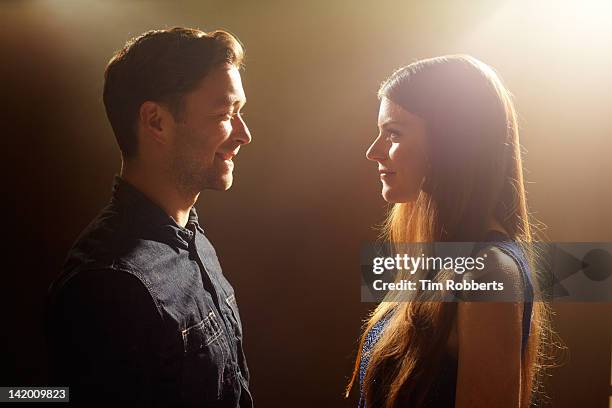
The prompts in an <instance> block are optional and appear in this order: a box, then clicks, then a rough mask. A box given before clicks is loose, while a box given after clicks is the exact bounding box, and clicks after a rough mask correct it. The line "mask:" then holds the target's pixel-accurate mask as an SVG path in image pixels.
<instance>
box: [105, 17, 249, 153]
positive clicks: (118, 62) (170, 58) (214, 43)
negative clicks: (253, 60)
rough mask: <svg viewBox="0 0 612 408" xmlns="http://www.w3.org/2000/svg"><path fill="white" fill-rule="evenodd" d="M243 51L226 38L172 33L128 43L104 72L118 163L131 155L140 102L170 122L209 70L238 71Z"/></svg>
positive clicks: (226, 35)
mask: <svg viewBox="0 0 612 408" xmlns="http://www.w3.org/2000/svg"><path fill="white" fill-rule="evenodd" d="M243 58H244V51H243V48H242V45H241V44H240V42H239V41H238V39H237V38H236V37H234V36H233V35H232V34H230V33H228V32H226V31H223V30H217V31H212V32H210V33H206V32H204V31H200V30H197V29H192V28H183V27H175V28H171V29H165V30H151V31H147V32H146V33H144V34H141V35H140V36H137V37H134V38H132V39H131V40H129V41H128V42H127V43H126V44H125V46H124V47H123V49H121V50H120V51H118V52H116V53H115V55H114V56H113V57H112V58H111V60H110V61H109V63H108V65H107V66H106V71H105V72H104V95H103V99H104V106H105V108H106V115H107V116H108V120H109V122H110V124H111V126H112V128H113V132H114V133H115V137H116V138H117V143H118V144H119V148H120V149H121V153H122V155H123V158H124V159H129V158H132V157H134V156H135V155H136V151H137V147H138V146H137V135H136V119H137V117H138V112H139V109H140V106H141V105H142V103H143V102H145V101H155V102H159V103H163V104H165V105H166V106H167V107H168V109H169V110H170V112H171V113H172V115H173V116H174V117H175V118H179V117H180V116H181V114H182V111H183V96H184V95H185V94H187V93H189V92H191V91H193V90H194V89H195V88H196V87H197V85H198V83H199V82H200V81H201V80H202V79H203V78H204V77H205V76H206V75H207V74H208V73H209V72H210V70H211V69H213V68H215V67H217V66H219V65H221V64H224V63H229V64H232V65H234V66H236V67H238V68H240V67H241V65H242V60H243Z"/></svg>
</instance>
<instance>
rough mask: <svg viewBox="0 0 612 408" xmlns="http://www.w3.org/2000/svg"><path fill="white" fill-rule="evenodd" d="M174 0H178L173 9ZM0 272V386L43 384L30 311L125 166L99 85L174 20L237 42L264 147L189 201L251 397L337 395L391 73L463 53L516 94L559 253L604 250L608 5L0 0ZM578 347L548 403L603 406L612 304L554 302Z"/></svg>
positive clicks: (322, 400) (332, 400) (535, 188)
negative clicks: (381, 93) (236, 323)
mask: <svg viewBox="0 0 612 408" xmlns="http://www.w3.org/2000/svg"><path fill="white" fill-rule="evenodd" d="M179 4H180V5H179ZM0 13H1V19H2V20H1V22H2V23H1V24H0V47H1V48H0V49H1V51H2V55H1V60H0V61H1V64H0V78H1V85H0V87H1V88H0V89H1V92H2V93H1V95H2V106H3V108H2V113H1V117H2V122H1V123H2V137H1V139H2V146H3V149H2V155H3V157H4V160H2V166H3V172H2V174H3V176H4V178H5V181H4V184H3V185H4V186H5V187H4V193H3V197H4V200H3V201H4V203H5V205H6V206H7V209H6V210H5V214H4V217H3V218H4V224H5V237H6V239H5V242H6V243H5V244H4V245H3V246H4V248H5V251H6V254H5V256H4V259H5V261H4V262H3V263H2V265H3V268H2V273H3V279H2V284H1V286H0V287H2V288H3V289H4V290H3V296H2V310H3V311H4V319H3V322H2V329H1V332H0V333H1V336H2V338H1V343H0V347H1V348H0V349H1V353H0V356H1V358H2V360H1V361H0V380H1V381H0V385H6V386H8V385H15V386H17V385H39V384H40V385H43V384H45V381H46V363H45V358H46V352H45V348H44V341H43V337H42V328H41V322H40V317H41V316H42V311H43V305H44V303H43V300H44V296H45V293H46V289H47V287H48V285H49V283H50V282H51V281H52V279H53V278H54V277H55V276H56V274H57V273H58V272H59V269H60V267H61V263H62V260H63V257H64V255H65V253H66V251H67V250H68V248H69V247H70V245H71V243H72V242H73V240H74V239H75V238H76V236H77V234H78V233H79V231H80V230H81V229H82V228H84V227H85V226H86V225H87V223H88V222H89V221H90V220H91V218H93V217H94V216H95V215H96V213H97V212H98V210H99V209H100V208H101V207H102V206H103V205H104V204H105V203H106V202H107V200H108V198H109V194H110V189H111V182H112V177H113V175H114V174H115V173H116V172H118V170H119V166H120V157H119V152H118V149H117V147H116V145H115V141H114V137H113V135H112V132H111V129H110V126H109V125H108V123H107V121H106V117H105V114H104V108H103V105H102V101H101V94H102V74H103V70H104V67H105V65H106V63H107V61H108V59H109V58H110V57H111V55H112V54H113V52H114V51H115V50H116V49H118V48H120V47H121V46H122V45H123V43H124V42H125V41H126V40H127V39H129V38H130V37H131V36H133V35H136V34H139V33H141V32H143V31H145V30H148V29H151V28H160V27H170V26H174V25H183V26H194V27H198V28H201V29H204V30H212V29H216V28H225V29H228V30H230V31H232V32H233V33H235V34H236V35H237V36H238V37H239V38H240V39H241V40H242V41H243V42H244V44H245V47H246V52H247V60H246V70H245V71H244V73H243V81H244V85H245V90H246V93H247V97H248V104H247V106H246V109H245V112H246V114H247V116H246V121H247V123H248V125H249V126H250V128H251V132H252V134H253V143H252V144H251V145H249V146H246V147H245V148H244V149H242V150H241V154H240V157H239V158H238V159H237V163H236V170H235V175H236V181H235V184H234V186H233V187H232V189H231V190H230V191H228V192H225V193H217V192H205V193H204V194H202V195H201V197H200V200H199V202H198V204H197V209H198V211H199V214H200V218H201V222H202V224H203V226H204V228H205V229H206V230H207V233H208V236H209V238H210V239H211V240H212V241H213V243H214V244H215V246H216V248H217V251H218V253H219V256H220V260H221V263H222V265H223V267H224V271H225V273H226V275H227V276H228V277H229V278H230V280H231V281H232V282H233V284H234V287H235V288H236V292H237V296H238V302H239V305H240V308H241V315H242V317H243V324H244V328H245V335H246V352H247V356H248V358H249V363H250V368H251V372H252V386H253V392H254V396H255V398H256V404H257V406H259V407H282V406H293V407H313V406H322V407H336V406H352V405H353V403H352V402H347V401H346V400H343V398H342V391H343V388H344V386H345V384H346V382H347V380H348V377H349V375H350V372H351V369H352V364H353V359H354V355H355V347H356V342H357V338H358V335H359V330H360V324H361V320H362V319H363V318H364V317H365V316H366V312H367V310H369V308H370V307H372V306H373V305H368V304H362V303H360V300H359V293H360V292H359V249H360V245H361V244H362V243H364V242H367V241H371V240H374V239H375V237H376V235H377V232H376V230H375V229H374V227H375V226H376V225H377V224H378V223H379V222H380V221H381V220H382V219H383V217H384V213H385V210H386V205H385V203H384V201H383V200H382V199H381V197H380V186H379V181H378V180H377V174H376V171H375V165H374V164H372V163H369V162H367V161H366V160H365V157H364V153H365V150H366V148H367V146H368V145H369V143H370V142H371V140H372V139H373V138H374V137H375V135H376V116H377V106H378V104H377V100H376V90H377V87H378V85H379V83H380V82H381V81H382V80H383V79H384V78H385V76H387V75H389V74H390V73H391V72H392V70H393V69H395V68H397V67H399V66H402V65H405V64H408V63H410V62H412V61H414V60H416V59H419V58H424V57H431V56H436V55H441V54H448V53H458V52H465V53H470V54H472V55H474V56H475V57H477V58H480V59H482V60H483V61H485V62H487V63H489V64H490V65H492V66H493V67H495V68H496V69H497V71H498V72H499V73H500V74H501V76H502V78H503V79H504V80H505V82H506V84H507V85H508V87H509V88H510V90H511V91H512V92H513V93H514V94H515V100H516V104H517V108H518V110H519V113H520V123H521V130H522V134H521V139H522V143H523V144H524V146H525V149H526V155H525V157H524V159H525V167H526V169H527V173H526V176H527V179H528V181H529V182H530V183H529V184H528V194H529V195H528V199H529V204H530V207H531V210H532V212H533V213H534V216H535V217H536V218H537V219H538V220H540V221H541V222H542V224H543V225H546V226H547V229H546V235H547V237H548V238H549V239H551V240H554V241H612V221H611V217H610V215H611V214H610V213H611V210H610V209H611V208H612V188H611V187H610V182H609V175H610V174H612V164H611V162H610V150H611V148H612V141H611V140H612V138H611V137H610V136H611V133H612V132H611V130H612V125H611V122H610V117H609V112H610V105H611V103H612V96H611V95H610V92H609V90H610V89H612V86H611V85H612V79H611V78H610V70H611V68H612V53H610V52H609V44H610V40H612V30H611V29H610V28H608V26H609V24H607V22H608V21H609V19H610V17H612V10H611V8H610V6H607V5H604V4H603V3H602V2H594V1H582V2H563V1H561V2H553V1H543V2H537V4H536V5H534V4H530V2H527V1H518V2H504V1H501V2H483V1H469V2H468V1H452V2H451V1H449V2H442V1H431V2H417V1H414V2H391V1H376V2H363V3H357V2H352V1H348V0H343V1H336V2H318V1H313V2H295V3H291V2H259V1H258V2H240V1H235V2H224V1H210V2H205V1H193V2H186V3H174V2H145V1H136V2H122V1H90V2H79V1H61V2H60V1H55V2H54V1H23V2H20V1H6V2H3V3H1V4H0ZM554 309H555V312H556V316H555V320H554V326H555V329H556V330H557V332H558V333H559V335H560V336H561V338H562V339H563V341H564V343H565V345H566V347H567V351H566V352H565V353H563V355H562V357H560V358H559V364H560V365H561V367H559V368H556V369H554V370H551V371H550V372H549V374H550V377H549V378H548V379H547V395H548V398H549V404H550V405H552V406H554V407H578V406H580V407H607V406H608V403H609V402H608V401H609V399H608V398H609V397H608V395H609V390H610V365H611V363H610V361H611V357H610V345H611V333H610V328H611V327H612V308H611V304H609V303H608V304H586V303H585V304H555V305H554Z"/></svg>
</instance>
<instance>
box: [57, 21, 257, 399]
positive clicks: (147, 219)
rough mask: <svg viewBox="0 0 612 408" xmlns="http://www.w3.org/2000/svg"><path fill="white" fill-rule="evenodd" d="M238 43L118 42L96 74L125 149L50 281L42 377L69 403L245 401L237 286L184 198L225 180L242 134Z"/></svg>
mask: <svg viewBox="0 0 612 408" xmlns="http://www.w3.org/2000/svg"><path fill="white" fill-rule="evenodd" d="M242 59H243V50H242V47H241V45H240V43H239V42H238V41H237V40H236V39H235V38H234V37H233V36H232V35H231V34H229V33H227V32H225V31H215V32H211V33H205V32H202V31H199V30H194V29H186V28H173V29H168V30H156V31H150V32H147V33H144V34H143V35H141V36H139V37H136V38H134V39H132V40H131V41H129V42H128V43H127V44H126V46H125V47H124V48H123V49H122V50H120V51H119V52H117V53H116V54H115V56H114V57H113V58H112V59H111V61H110V62H109V64H108V66H107V68H106V72H105V83H104V105H105V107H106V112H107V115H108V119H109V121H110V123H111V126H112V128H113V132H114V134H115V137H116V139H117V142H118V144H119V148H120V150H121V155H122V168H121V173H120V175H118V176H116V177H115V183H114V186H113V194H112V198H111V200H110V203H109V204H108V205H107V206H106V207H105V208H104V209H103V210H102V212H101V213H100V214H99V215H98V217H97V218H96V219H95V220H94V221H93V222H92V223H91V224H90V225H89V226H88V227H87V228H86V229H85V231H83V233H82V234H81V236H80V237H79V238H78V240H77V242H76V243H75V244H74V246H73V248H72V249H71V250H70V252H69V254H68V256H67V259H66V262H65V265H64V270H63V272H62V274H61V275H60V276H59V277H58V279H57V280H56V281H55V282H54V283H53V285H52V286H51V289H50V295H49V299H48V308H47V333H48V342H49V354H50V378H51V382H52V383H53V384H54V385H62V386H69V387H70V399H71V401H72V402H73V403H76V404H81V405H86V406H91V405H107V406H114V405H117V404H120V403H130V404H131V405H137V406H206V407H251V406H252V405H253V403H252V398H251V394H250V392H249V388H248V387H249V386H248V382H249V373H248V368H247V365H246V360H245V356H244V352H243V346H242V325H241V321H240V316H239V313H238V306H237V303H236V297H235V295H234V290H233V288H232V286H231V285H230V283H229V282H228V281H227V280H226V278H225V277H224V276H223V274H222V272H221V267H220V265H219V261H218V259H217V256H216V253H215V250H214V248H213V247H212V245H211V243H210V242H209V241H208V239H207V238H206V236H205V235H204V231H203V230H202V228H201V227H200V225H199V223H198V216H197V214H196V210H195V208H194V207H193V206H194V204H195V202H196V200H197V199H198V196H199V194H200V192H201V191H202V190H205V189H213V190H227V189H228V188H230V186H231V185H232V181H233V174H232V172H233V168H234V162H233V159H234V157H235V156H236V154H238V152H239V150H240V148H241V146H243V145H245V144H248V143H249V142H250V141H251V136H250V133H249V130H248V128H247V126H246V124H245V122H244V121H243V119H242V117H241V109H242V107H243V106H244V104H245V102H246V98H245V94H244V91H243V88H242V83H241V78H240V73H239V69H240V67H241V63H242Z"/></svg>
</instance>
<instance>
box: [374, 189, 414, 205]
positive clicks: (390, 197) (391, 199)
mask: <svg viewBox="0 0 612 408" xmlns="http://www.w3.org/2000/svg"><path fill="white" fill-rule="evenodd" d="M382 197H383V199H384V200H385V201H386V202H388V203H389V204H397V203H407V202H410V201H414V199H415V197H412V196H410V195H409V194H402V193H400V192H399V191H395V190H394V189H392V188H386V187H383V189H382Z"/></svg>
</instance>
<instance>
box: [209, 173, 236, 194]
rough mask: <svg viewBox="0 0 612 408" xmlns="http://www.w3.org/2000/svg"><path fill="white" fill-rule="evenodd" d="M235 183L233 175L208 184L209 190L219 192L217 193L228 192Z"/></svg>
mask: <svg viewBox="0 0 612 408" xmlns="http://www.w3.org/2000/svg"><path fill="white" fill-rule="evenodd" d="M233 183H234V178H233V177H232V175H231V174H230V175H227V176H223V177H221V178H219V179H217V180H214V181H213V182H211V183H208V187H207V188H208V189H209V190H217V191H227V190H229V189H230V187H232V184H233Z"/></svg>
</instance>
